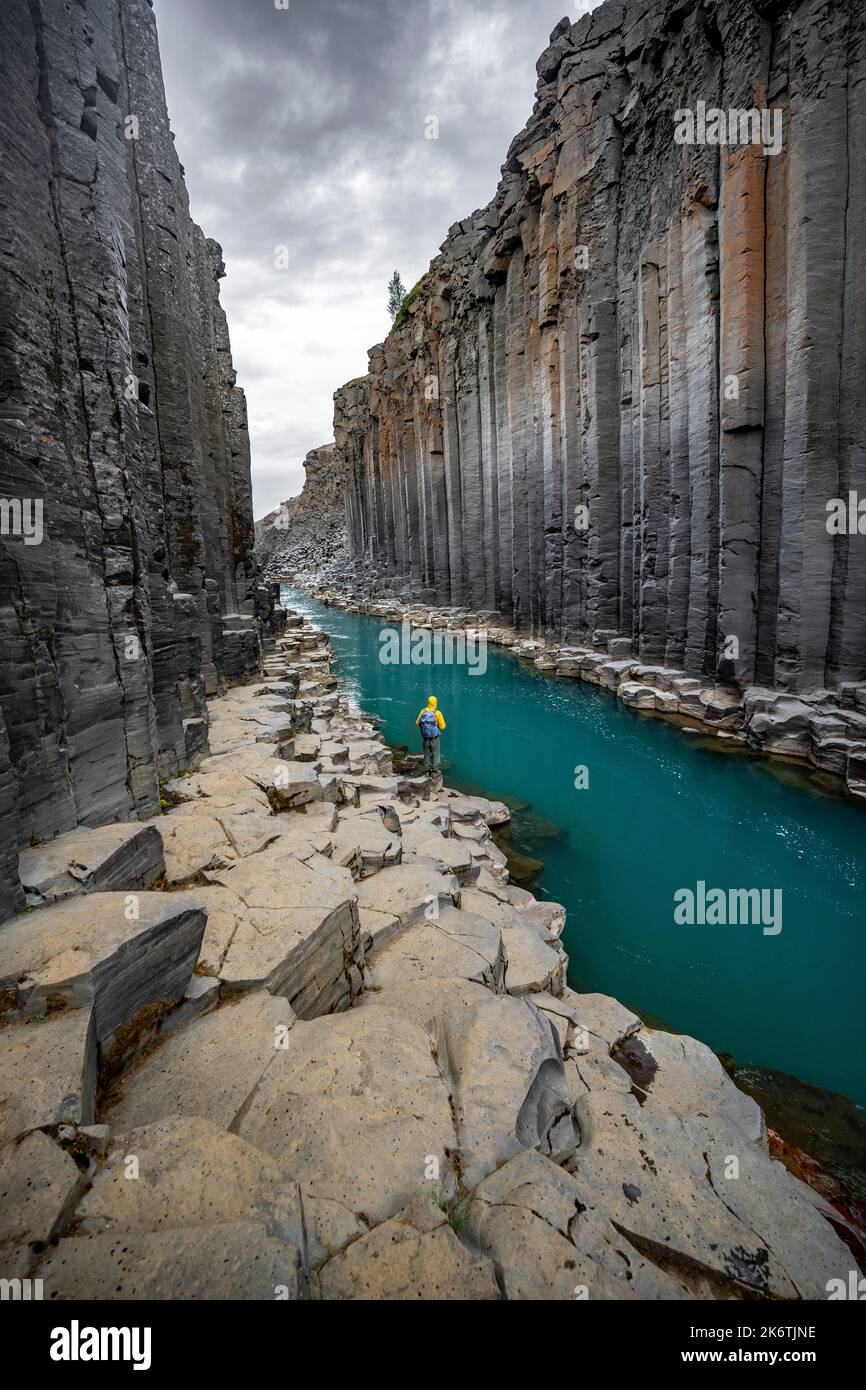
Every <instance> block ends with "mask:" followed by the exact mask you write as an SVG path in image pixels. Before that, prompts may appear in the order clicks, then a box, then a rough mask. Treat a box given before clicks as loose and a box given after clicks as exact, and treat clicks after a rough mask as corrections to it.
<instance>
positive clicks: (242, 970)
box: [200, 845, 360, 1018]
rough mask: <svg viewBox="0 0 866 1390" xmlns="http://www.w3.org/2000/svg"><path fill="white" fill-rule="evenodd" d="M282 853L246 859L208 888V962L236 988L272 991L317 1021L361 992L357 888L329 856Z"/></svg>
mask: <svg viewBox="0 0 866 1390" xmlns="http://www.w3.org/2000/svg"><path fill="white" fill-rule="evenodd" d="M279 850H280V846H279V845H276V846H271V848H270V849H269V850H267V851H265V852H264V853H262V854H258V855H254V856H253V857H252V858H250V859H244V860H241V861H239V862H238V863H237V864H236V865H235V867H234V868H232V869H227V870H224V871H222V872H220V873H217V874H214V875H212V885H213V886H211V887H208V888H203V889H201V890H200V891H201V900H202V902H203V904H204V905H205V907H206V908H207V911H208V927H207V933H206V936H205V944H204V950H203V964H204V968H206V969H207V970H208V971H210V972H212V973H214V974H216V975H217V976H218V977H219V978H220V979H221V980H222V981H223V983H224V984H225V985H226V986H227V987H228V988H229V989H233V990H248V989H257V988H260V987H262V986H264V987H265V988H267V989H269V990H270V991H271V993H272V994H280V995H283V996H284V997H285V998H286V999H288V1000H289V1001H290V1002H291V1004H292V1007H293V1008H294V1010H295V1012H296V1013H297V1014H298V1016H299V1017H301V1018H310V1017H315V1016H316V1015H317V1014H318V1013H327V1012H329V1011H330V1009H331V1008H335V1007H336V1006H337V1004H338V1003H339V1002H340V1001H344V1002H346V1003H348V1001H349V999H350V997H351V994H352V992H353V987H352V980H351V978H350V973H349V972H350V968H351V966H352V965H353V964H355V963H356V957H357V960H358V961H359V960H360V925H359V921H358V911H357V905H356V896H355V890H354V886H353V884H352V879H351V875H350V874H348V872H346V871H344V870H340V869H339V868H338V866H336V865H334V864H332V863H331V862H330V860H327V859H324V858H323V857H322V856H321V855H318V854H316V853H315V852H313V853H311V854H310V855H309V857H308V859H307V860H306V862H302V861H301V860H300V859H298V858H297V857H296V856H295V855H294V854H290V853H281V852H278V851H279ZM357 988H360V976H359V977H358V980H357Z"/></svg>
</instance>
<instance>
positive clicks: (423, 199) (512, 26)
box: [154, 0, 584, 515]
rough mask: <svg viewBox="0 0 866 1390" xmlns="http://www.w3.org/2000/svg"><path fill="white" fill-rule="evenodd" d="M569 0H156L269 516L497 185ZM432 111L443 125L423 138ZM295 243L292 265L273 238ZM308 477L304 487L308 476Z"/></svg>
mask: <svg viewBox="0 0 866 1390" xmlns="http://www.w3.org/2000/svg"><path fill="white" fill-rule="evenodd" d="M582 8H584V6H583V5H575V4H572V5H571V6H570V7H569V6H567V5H565V4H564V3H563V0H291V3H290V8H289V10H288V11H283V10H277V9H276V8H275V7H274V5H273V3H272V0H155V5H154V9H155V13H156V17H157V23H158V26H159V32H160V43H161V48H162V56H163V67H164V71H165V81H166V92H167V96H168V103H169V110H170V112H171V115H172V124H173V128H174V130H175V132H176V135H177V148H178V152H179V154H180V157H181V159H182V160H183V162H184V165H185V167H186V171H187V182H188V185H189V188H190V195H191V201H192V209H193V214H194V216H196V217H197V219H198V220H199V221H201V223H202V224H203V226H204V227H205V230H206V231H207V233H208V235H210V236H213V237H216V239H217V240H218V241H220V242H221V243H222V246H223V250H224V255H225V261H226V267H227V271H228V278H227V279H226V280H225V281H223V300H224V303H225V307H226V312H227V313H228V316H229V326H230V328H231V332H232V339H233V346H234V355H235V361H236V365H237V368H238V377H239V380H240V382H241V384H242V385H244V386H245V388H246V389H247V394H248V398H249V406H250V421H251V434H252V445H253V481H254V490H255V508H256V514H257V515H262V514H264V513H265V512H266V511H269V510H271V509H272V508H273V507H274V506H276V505H277V504H278V503H279V502H280V501H282V500H283V499H284V498H285V497H287V496H289V495H291V493H292V491H295V490H297V486H299V485H300V482H301V481H302V469H301V463H302V460H303V457H304V455H305V454H306V453H307V452H308V450H310V449H312V448H315V447H316V446H318V445H320V444H322V443H323V442H324V441H325V440H327V439H329V438H330V435H331V416H332V395H333V391H334V390H335V389H336V387H337V386H339V385H340V384H341V383H342V382H343V381H345V380H347V379H348V378H350V377H352V376H357V375H358V374H359V373H361V372H363V371H364V370H365V369H366V349H367V348H368V347H369V346H371V345H372V344H374V343H376V342H379V341H381V339H382V338H383V337H384V336H385V334H386V333H387V331H388V327H389V324H388V319H387V314H386V312H385V300H386V285H387V281H388V279H389V277H390V275H391V272H392V271H393V269H394V268H395V266H396V267H397V268H398V269H399V270H400V272H401V274H402V276H403V279H404V281H405V282H406V284H407V286H411V285H412V284H413V283H414V282H415V280H417V279H418V278H420V276H421V275H422V274H423V272H424V271H425V270H426V268H427V265H428V264H429V262H430V260H431V259H432V257H433V256H435V255H436V253H437V251H438V248H439V244H440V243H441V242H442V240H443V239H444V237H445V234H446V232H447V230H448V227H449V226H450V225H451V223H452V222H454V221H456V220H457V219H458V218H460V217H463V216H465V215H466V214H468V213H469V212H471V211H472V210H473V209H474V208H477V207H481V206H483V205H484V204H485V203H486V202H487V201H488V200H489V199H490V198H491V197H492V195H493V193H494V191H495V188H496V183H497V180H498V177H499V168H500V165H501V163H502V160H503V159H504V156H505V151H506V149H507V147H508V144H509V142H510V140H511V138H512V136H513V135H514V134H515V133H516V132H517V131H518V130H519V129H520V128H521V127H522V126H523V124H524V123H525V121H526V119H527V117H528V116H529V114H530V111H531V109H532V102H533V96H534V88H535V60H536V58H537V56H538V54H539V53H540V52H541V50H542V49H543V48H544V47H545V45H546V43H547V39H548V35H549V33H550V31H551V29H552V28H553V27H554V26H555V25H556V24H557V23H558V21H559V20H560V19H561V18H562V17H563V15H564V14H565V13H569V12H570V18H572V19H576V18H577V16H578V13H579V12H580V10H581V9H582ZM428 115H436V116H438V117H439V120H440V138H439V140H438V141H430V140H426V139H425V138H424V121H425V118H426V117H427V116H428ZM281 245H285V246H287V247H288V249H289V257H290V264H289V269H288V270H287V271H280V270H277V269H276V268H275V265H274V254H275V248H276V247H278V246H281ZM291 482H294V484H295V486H294V487H292V486H291V485H290V483H291Z"/></svg>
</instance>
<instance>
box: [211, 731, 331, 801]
mask: <svg viewBox="0 0 866 1390" xmlns="http://www.w3.org/2000/svg"><path fill="white" fill-rule="evenodd" d="M261 747H262V745H261V744H259V745H257V746H255V747H247V748H238V749H236V750H235V751H234V752H231V753H222V754H220V755H219V756H218V757H215V758H206V759H205V761H204V762H203V763H202V765H201V771H202V772H204V773H229V772H234V773H240V774H241V776H242V777H245V778H247V779H248V781H249V782H251V783H252V785H253V786H255V787H258V788H259V790H260V791H263V792H264V793H265V795H266V796H267V798H268V801H269V802H270V804H271V806H272V807H273V808H274V810H288V809H290V808H291V807H293V806H302V805H304V803H305V802H307V801H320V800H321V797H322V788H321V786H320V784H319V778H318V774H317V772H316V769H315V766H314V765H313V764H312V763H302V762H286V761H285V760H284V759H283V758H278V757H273V756H268V754H266V753H263V752H261V751H260V750H261ZM275 751H276V750H275Z"/></svg>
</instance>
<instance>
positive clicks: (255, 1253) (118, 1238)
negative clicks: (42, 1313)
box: [0, 616, 857, 1300]
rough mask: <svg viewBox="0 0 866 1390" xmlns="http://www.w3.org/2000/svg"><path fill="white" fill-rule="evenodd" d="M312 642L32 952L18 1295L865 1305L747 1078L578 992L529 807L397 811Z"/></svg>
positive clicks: (22, 974)
mask: <svg viewBox="0 0 866 1390" xmlns="http://www.w3.org/2000/svg"><path fill="white" fill-rule="evenodd" d="M288 622H289V629H288V636H287V637H286V638H285V639H284V640H283V641H282V642H280V643H279V644H278V645H276V646H272V647H270V649H269V652H268V655H267V658H266V666H265V672H264V678H263V679H262V680H260V681H258V682H254V683H252V684H248V685H246V686H243V687H239V688H236V689H232V690H230V691H228V692H226V693H225V694H223V695H220V696H217V697H215V698H213V699H212V700H211V701H210V716H211V751H210V754H209V756H207V757H206V758H204V759H203V760H202V762H201V763H200V765H199V767H198V769H197V770H195V771H194V772H192V773H190V774H189V775H187V776H182V777H179V778H177V779H174V780H172V781H170V782H169V783H168V784H167V786H166V788H165V800H166V801H167V802H168V803H169V804H168V807H167V810H166V813H165V814H164V815H161V816H159V817H156V818H154V819H153V820H152V821H150V822H148V823H147V824H146V825H144V826H139V827H136V828H135V829H136V832H137V833H136V834H135V835H129V834H119V833H118V829H117V827H110V828H108V829H103V830H96V829H94V830H91V831H79V832H77V833H76V835H75V837H73V839H70V840H68V841H66V842H63V841H60V840H59V841H57V842H56V844H55V846H54V848H53V852H52V855H51V857H50V860H46V859H45V858H44V857H43V858H37V859H36V860H35V861H33V862H32V864H31V867H30V869H29V870H28V872H27V873H26V875H25V877H26V878H27V879H28V881H29V882H31V884H32V888H31V891H32V893H33V894H34V899H35V903H34V907H35V910H34V911H32V912H30V913H28V914H26V915H19V916H18V917H16V918H13V919H12V920H11V921H9V922H7V923H5V924H4V925H2V926H0V948H2V949H0V959H2V960H3V962H4V964H3V966H2V968H0V1005H2V1011H0V1022H2V1026H0V1177H2V1189H3V1191H4V1193H5V1199H4V1203H3V1211H2V1217H0V1264H2V1267H3V1270H4V1273H6V1274H8V1277H16V1276H17V1277H26V1276H28V1275H30V1276H33V1277H38V1278H40V1279H42V1280H43V1281H44V1296H45V1297H46V1298H54V1299H58V1300H75V1299H79V1298H100V1299H113V1298H122V1299H146V1298H175V1297H176V1298H184V1299H188V1298H211V1299H213V1298H246V1299H267V1300H272V1299H275V1298H276V1299H286V1298H288V1299H297V1300H300V1299H307V1298H315V1299H365V1298H374V1299H412V1300H417V1299H419V1298H420V1299H428V1300H437V1299H442V1300H446V1299H447V1300H453V1299H460V1300H501V1299H563V1300H565V1299H567V1300H573V1299H575V1298H589V1299H635V1298H637V1299H689V1298H698V1299H714V1298H723V1299H731V1298H733V1299H738V1298H769V1299H777V1298H788V1299H808V1298H825V1297H826V1296H827V1293H828V1287H827V1285H828V1281H829V1280H831V1279H835V1278H840V1279H843V1280H847V1278H848V1272H849V1270H850V1269H851V1268H852V1263H853V1260H854V1256H853V1255H852V1250H851V1248H849V1242H850V1245H851V1246H853V1247H856V1246H857V1236H856V1234H855V1233H854V1232H853V1231H852V1230H851V1229H850V1228H849V1227H848V1226H847V1225H846V1222H845V1220H844V1218H843V1217H842V1216H840V1214H839V1213H838V1212H837V1211H836V1210H835V1209H834V1207H832V1206H831V1205H830V1204H829V1203H828V1202H827V1201H825V1200H824V1199H823V1197H821V1196H820V1195H819V1194H818V1193H817V1192H816V1191H813V1190H812V1189H811V1188H810V1187H807V1186H805V1185H804V1184H803V1183H801V1182H799V1181H798V1180H797V1179H796V1178H794V1177H793V1176H791V1175H790V1174H789V1172H788V1171H787V1170H786V1169H785V1168H784V1167H783V1166H782V1164H781V1163H779V1162H777V1161H775V1160H774V1159H772V1158H771V1157H770V1155H769V1152H768V1139H767V1131H766V1127H765V1124H764V1120H763V1116H762V1113H761V1111H760V1109H759V1107H758V1106H757V1104H756V1103H755V1102H754V1101H753V1100H752V1099H750V1098H749V1097H747V1096H745V1095H744V1094H743V1093H742V1092H740V1091H739V1090H738V1089H737V1088H736V1087H735V1086H734V1084H733V1083H732V1081H731V1080H730V1079H729V1077H728V1076H727V1074H726V1073H725V1071H724V1070H723V1068H722V1066H721V1064H720V1063H719V1061H718V1060H717V1058H716V1057H715V1056H714V1054H713V1053H712V1052H711V1051H710V1050H709V1049H708V1048H707V1047H705V1046H704V1045H703V1044H701V1043H699V1042H697V1041H695V1040H694V1039H691V1038H686V1037H679V1036H673V1035H670V1034H667V1033H664V1032H661V1031H659V1030H656V1029H651V1028H648V1027H646V1026H645V1025H644V1024H643V1023H642V1022H641V1021H640V1019H638V1018H637V1017H636V1016H635V1015H634V1014H632V1013H630V1012H629V1011H628V1010H627V1009H625V1008H624V1007H623V1006H622V1005H621V1004H619V1003H617V1001H616V1000H614V999H610V998H607V997H605V996H602V995H597V994H577V993H575V992H574V991H572V990H570V989H569V988H567V986H566V985H565V969H566V965H567V960H566V956H565V953H564V951H563V949H562V946H561V944H560V935H561V932H562V929H563V926H564V924H565V914H564V911H563V910H562V908H560V907H558V906H557V905H556V904H552V903H537V902H536V901H535V900H534V898H533V897H532V896H531V894H529V893H528V892H526V891H525V890H523V889H520V888H517V887H515V886H514V885H512V884H510V883H509V881H508V873H507V868H506V866H505V863H504V857H503V856H502V854H501V853H500V851H499V850H498V849H497V848H496V846H495V845H494V844H493V841H492V838H491V833H490V828H491V826H495V825H498V824H502V823H503V821H504V820H506V819H507V817H508V812H507V810H506V808H505V807H504V806H502V805H501V804H497V803H494V802H490V801H488V800H485V799H484V798H481V797H468V796H463V795H460V794H458V793H456V792H455V791H453V790H451V789H449V788H447V787H443V786H441V784H440V783H439V782H438V781H436V782H433V781H432V780H431V779H428V778H426V777H416V778H411V777H410V778H406V777H401V776H396V775H395V774H394V773H393V772H392V766H391V754H390V751H389V749H388V748H387V746H386V745H385V743H384V742H383V739H382V736H381V734H380V733H379V732H378V731H377V729H376V727H375V725H374V723H373V722H372V721H370V720H369V719H367V718H365V716H364V715H363V713H362V712H361V711H360V710H358V709H357V708H355V707H354V706H353V705H352V703H351V701H350V700H349V698H348V697H347V696H346V695H345V693H343V691H342V690H341V688H340V686H339V684H338V683H337V681H336V678H335V677H334V675H333V674H332V673H331V669H330V668H331V652H330V648H329V646H328V644H327V641H326V639H325V638H324V637H323V636H322V635H321V634H319V633H317V632H315V631H313V630H311V629H310V628H309V627H307V626H306V625H305V624H303V623H302V621H301V620H300V619H299V618H295V617H291V616H290V617H289V620H288ZM154 834H156V835H157V837H158V839H159V841H160V845H159V849H158V852H157V854H156V856H154V845H153V843H152V841H153V835H154ZM64 853H65V854H66V863H65V864H64V862H63V861H64ZM36 903H38V904H41V905H36ZM586 926H587V930H590V929H591V924H586Z"/></svg>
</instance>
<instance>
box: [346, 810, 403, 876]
mask: <svg viewBox="0 0 866 1390" xmlns="http://www.w3.org/2000/svg"><path fill="white" fill-rule="evenodd" d="M352 850H357V853H358V854H359V856H360V871H361V874H362V875H363V876H364V877H370V876H372V875H373V874H375V873H378V872H379V870H380V869H384V868H387V867H388V866H390V865H392V864H399V862H400V856H401V855H402V853H403V842H402V840H401V839H400V836H399V835H392V834H391V833H390V832H389V831H387V830H386V829H385V827H384V826H383V825H382V824H381V822H378V823H377V822H376V821H374V820H370V819H369V818H364V817H363V816H358V817H356V818H355V819H354V820H353V821H351V822H350V824H348V825H347V826H345V827H344V826H343V825H342V824H341V825H340V826H339V828H338V830H337V833H336V835H335V837H334V850H333V853H334V858H335V859H336V860H337V862H338V863H342V862H343V857H344V856H345V855H346V854H348V853H350V852H351V851H352Z"/></svg>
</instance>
